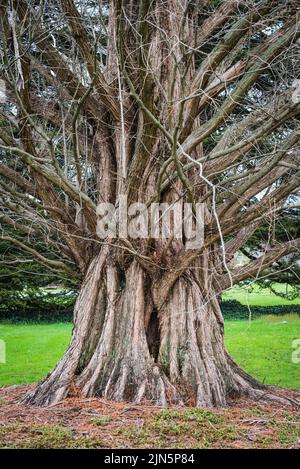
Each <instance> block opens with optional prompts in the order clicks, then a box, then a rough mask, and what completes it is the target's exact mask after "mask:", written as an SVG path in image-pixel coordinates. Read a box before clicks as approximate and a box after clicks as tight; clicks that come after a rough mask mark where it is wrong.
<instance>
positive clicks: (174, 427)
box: [0, 385, 300, 449]
mask: <svg viewBox="0 0 300 469" xmlns="http://www.w3.org/2000/svg"><path fill="white" fill-rule="evenodd" d="M30 388H32V385H21V386H10V387H3V388H0V447H1V448H36V449H38V448H295V449H296V448H299V449H300V411H299V409H297V408H294V407H290V406H284V407H283V406H280V405H278V404H276V403H265V402H262V401H259V402H253V401H250V400H247V399H245V398H238V399H234V400H231V401H230V402H229V405H228V407H227V408H222V409H196V408H194V407H178V406H176V407H175V406H174V407H170V408H160V407H157V406H153V405H151V404H150V403H149V404H148V403H144V404H130V403H126V402H113V401H109V400H106V399H101V398H77V397H76V398H68V399H66V400H64V401H62V402H61V403H59V404H56V405H52V406H48V407H44V408H37V407H33V406H25V405H21V404H18V403H17V402H16V400H17V398H18V397H19V396H21V395H22V394H23V393H25V392H26V391H27V390H29V389H30ZM275 392H276V393H277V394H278V395H280V396H285V397H289V398H293V399H298V400H300V390H293V389H289V390H287V389H276V391H275Z"/></svg>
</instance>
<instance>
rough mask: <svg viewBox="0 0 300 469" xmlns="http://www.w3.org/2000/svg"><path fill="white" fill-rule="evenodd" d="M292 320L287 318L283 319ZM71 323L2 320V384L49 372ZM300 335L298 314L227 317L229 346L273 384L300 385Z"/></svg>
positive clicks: (248, 367)
mask: <svg viewBox="0 0 300 469" xmlns="http://www.w3.org/2000/svg"><path fill="white" fill-rule="evenodd" d="M282 321H287V322H282ZM71 328H72V326H71V324H66V323H58V324H39V325H16V324H0V339H2V340H4V341H5V343H6V364H1V363H0V385H11V384H21V383H31V382H35V381H37V380H39V379H40V378H42V377H43V376H45V375H46V374H47V373H48V372H49V371H50V370H51V368H52V366H53V365H54V364H55V363H56V362H57V360H58V359H59V358H60V357H61V355H62V354H63V352H64V350H65V348H66V346H67V344H68V342H69V339H70V333H71ZM298 338H300V319H299V317H298V316H296V315H295V316H294V315H289V316H288V315H287V316H283V317H276V318H275V317H271V316H268V317H265V318H264V319H256V320H254V321H252V322H251V323H249V322H248V321H241V320H236V321H234V320H233V321H226V324H225V340H226V345H227V348H228V350H229V352H230V353H231V354H232V356H233V357H234V359H235V360H236V361H237V363H239V364H240V365H241V366H243V368H244V369H245V370H247V371H248V372H249V373H251V374H252V375H253V376H255V377H257V378H258V379H260V380H264V381H265V382H266V383H268V384H276V385H279V386H285V387H291V388H292V387H297V388H299V387H300V364H294V363H292V361H291V355H292V352H293V349H292V341H293V340H294V339H298Z"/></svg>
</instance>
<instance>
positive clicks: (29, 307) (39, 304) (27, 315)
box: [0, 289, 77, 322]
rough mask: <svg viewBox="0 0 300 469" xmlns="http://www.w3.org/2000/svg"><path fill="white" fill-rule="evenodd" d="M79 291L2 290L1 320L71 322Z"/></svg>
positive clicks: (0, 296) (0, 297)
mask: <svg viewBox="0 0 300 469" xmlns="http://www.w3.org/2000/svg"><path fill="white" fill-rule="evenodd" d="M76 297H77V292H75V291H68V292H66V291H61V292H45V291H42V290H40V289H39V290H36V289H34V290H26V291H22V292H20V291H19V292H18V291H10V290H0V321H6V320H7V321H9V322H20V321H21V322H24V321H25V322H57V321H60V322H69V321H71V320H72V316H73V309H74V304H75V301H76Z"/></svg>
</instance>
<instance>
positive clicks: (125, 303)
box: [23, 249, 263, 407]
mask: <svg viewBox="0 0 300 469" xmlns="http://www.w3.org/2000/svg"><path fill="white" fill-rule="evenodd" d="M195 271H196V272H201V270H200V269H198V270H196V269H195ZM195 271H192V270H190V271H187V272H185V274H184V275H183V276H182V277H181V278H179V279H178V281H177V282H176V283H175V285H174V286H173V288H172V291H171V292H170V295H169V296H168V299H167V301H166V302H165V304H164V305H163V307H161V308H160V309H159V310H158V309H157V307H156V305H155V303H154V300H153V296H154V295H153V284H154V280H152V279H151V278H150V277H149V276H148V274H147V273H145V272H144V270H143V269H142V267H141V266H140V265H139V263H138V261H137V260H133V261H132V263H131V264H130V266H129V267H127V269H126V271H125V272H120V271H119V270H118V269H117V267H116V266H115V264H114V262H113V258H112V257H111V253H109V250H108V249H106V250H103V251H102V252H101V254H100V255H98V256H97V257H96V258H95V259H94V260H93V262H92V263H91V265H90V268H89V269H88V271H87V274H86V277H85V279H84V282H83V284H82V288H81V291H80V294H79V297H78V300H77V303H76V306H75V327H74V330H73V335H72V340H71V343H70V345H69V347H68V349H67V351H66V353H65V355H64V356H63V358H62V359H61V361H60V362H59V363H58V364H57V366H56V367H55V368H54V369H53V371H52V372H51V373H50V374H49V375H48V376H47V377H46V378H45V379H44V380H43V381H42V382H41V383H40V384H38V386H37V387H36V388H35V389H34V390H33V391H32V392H29V393H28V394H27V395H26V396H25V397H24V398H23V401H24V402H26V403H30V404H36V405H48V404H50V403H53V402H57V401H59V400H61V399H63V398H65V397H67V396H69V395H72V394H73V395H74V393H75V394H76V395H82V396H102V397H106V398H109V399H115V400H127V401H132V402H141V401H142V400H147V401H150V402H151V403H153V404H158V405H163V406H165V405H168V404H172V403H185V404H191V405H196V406H201V407H202V406H205V407H209V406H224V405H226V398H227V396H228V395H230V394H233V393H246V394H250V395H254V394H255V393H257V392H259V391H258V390H259V389H262V387H263V386H262V385H260V384H259V383H258V382H257V381H255V380H254V379H253V378H251V377H250V376H249V375H247V374H246V373H245V372H244V371H242V370H241V369H240V368H239V367H238V366H237V365H236V364H235V363H234V362H233V360H232V359H231V358H230V357H229V355H228V354H227V352H226V350H225V347H224V341H223V318H222V314H221V311H220V306H219V302H218V300H217V299H216V295H215V294H214V292H213V291H212V285H211V284H210V285H209V284H208V281H209V279H208V278H204V277H203V278H201V275H199V273H197V274H195ZM202 271H204V270H202ZM201 282H202V283H201ZM208 291H209V297H208V294H207V292H208ZM205 292H206V293H205Z"/></svg>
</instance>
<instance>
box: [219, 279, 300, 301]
mask: <svg viewBox="0 0 300 469" xmlns="http://www.w3.org/2000/svg"><path fill="white" fill-rule="evenodd" d="M273 288H274V289H275V290H276V291H277V292H279V293H286V292H287V291H288V292H291V288H292V287H291V286H289V285H288V286H287V285H286V284H281V283H276V284H274V285H273ZM222 299H223V300H237V301H239V302H240V303H242V304H243V305H249V306H276V305H293V304H294V305H298V304H300V297H298V298H296V299H294V300H289V299H287V298H282V297H280V296H278V295H275V294H274V293H272V292H271V291H270V290H269V289H268V288H261V287H260V286H258V285H257V284H249V285H236V286H234V287H233V288H231V289H230V290H227V291H226V292H224V293H223V295H222Z"/></svg>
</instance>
